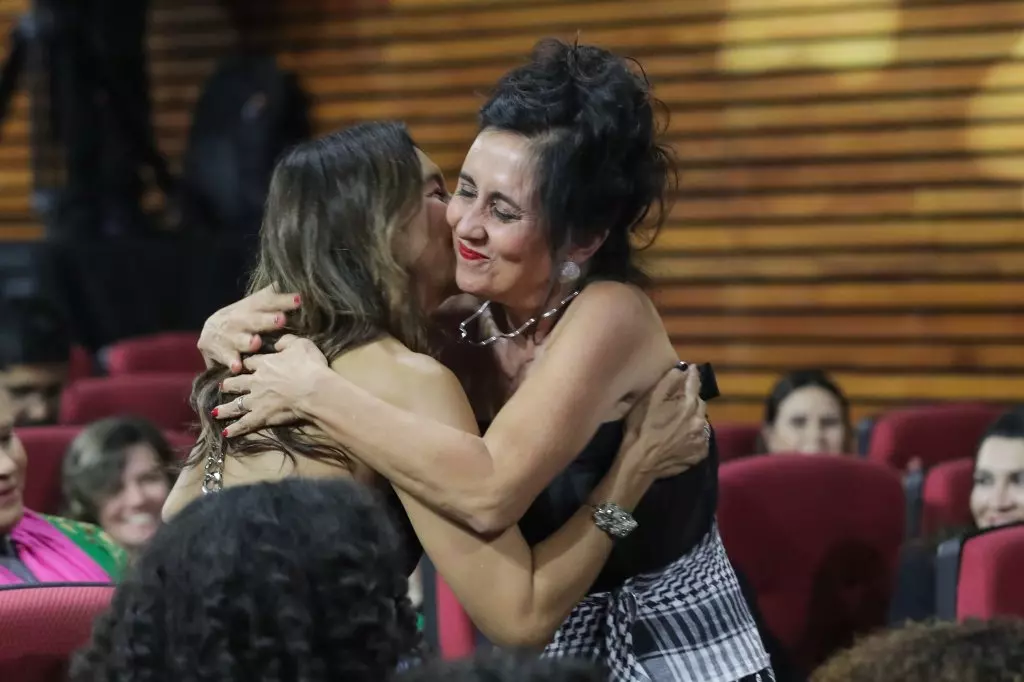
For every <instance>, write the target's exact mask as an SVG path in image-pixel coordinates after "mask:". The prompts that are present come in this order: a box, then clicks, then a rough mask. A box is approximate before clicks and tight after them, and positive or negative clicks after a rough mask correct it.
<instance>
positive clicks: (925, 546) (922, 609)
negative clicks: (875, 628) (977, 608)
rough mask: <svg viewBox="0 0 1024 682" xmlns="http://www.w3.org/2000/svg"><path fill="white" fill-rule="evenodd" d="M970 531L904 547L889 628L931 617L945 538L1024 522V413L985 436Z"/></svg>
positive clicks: (1005, 418) (950, 531)
mask: <svg viewBox="0 0 1024 682" xmlns="http://www.w3.org/2000/svg"><path fill="white" fill-rule="evenodd" d="M971 515H972V516H973V517H974V525H973V526H972V527H969V528H947V529H944V530H943V531H942V532H941V533H940V534H939V535H937V536H936V537H931V538H925V539H923V540H918V541H914V542H911V543H909V544H907V545H906V546H905V547H904V548H903V552H902V555H901V557H900V568H899V573H898V576H897V581H896V589H895V591H894V593H893V599H892V604H891V605H890V608H889V620H890V622H891V623H894V624H900V623H904V622H906V621H908V620H914V621H917V620H925V619H927V618H930V617H932V616H934V615H935V551H936V549H937V547H938V544H939V543H940V542H941V541H942V540H944V539H947V538H950V537H953V536H955V535H958V534H961V533H965V532H969V531H971V530H975V529H985V528H993V527H995V526H1001V525H1004V524H1007V523H1014V522H1016V521H1024V408H1017V409H1014V410H1010V411H1009V412H1006V413H1005V414H1003V415H1001V416H1000V417H999V418H998V419H996V421H995V422H993V423H992V425H991V426H990V427H989V428H988V431H986V432H985V435H984V436H983V437H982V439H981V444H980V445H979V446H978V452H977V455H976V456H975V462H974V487H973V488H972V490H971Z"/></svg>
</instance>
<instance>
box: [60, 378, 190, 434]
mask: <svg viewBox="0 0 1024 682" xmlns="http://www.w3.org/2000/svg"><path fill="white" fill-rule="evenodd" d="M192 379H193V375H192V374H131V375H126V376H118V377H97V378H93V379H83V380H82V381H79V382H76V383H75V384H74V385H73V386H69V387H68V388H67V389H66V390H65V391H64V395H63V396H61V406H60V421H61V423H62V424H75V425H85V424H88V423H90V422H93V421H96V420H97V419H102V418H104V417H115V416H118V415H126V414H134V415H138V416H140V417H145V418H146V419H149V420H150V421H152V422H153V423H154V424H156V425H157V426H158V427H160V428H162V429H170V430H177V431H189V430H190V428H191V425H192V423H193V422H194V421H195V414H194V413H193V411H192V408H191V407H189V404H188V399H189V395H190V394H191V392H192Z"/></svg>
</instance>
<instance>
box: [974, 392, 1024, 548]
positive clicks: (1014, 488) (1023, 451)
mask: <svg viewBox="0 0 1024 682" xmlns="http://www.w3.org/2000/svg"><path fill="white" fill-rule="evenodd" d="M971 515H972V516H973V517H974V523H975V525H977V526H978V528H993V527H995V526H1003V525H1006V524H1008V523H1024V408H1017V409H1015V410H1011V411H1009V412H1007V413H1005V414H1003V415H1002V416H1000V417H999V419H997V420H996V421H995V423H993V424H992V426H990V427H989V429H988V431H987V432H986V433H985V437H984V438H983V439H982V441H981V446H980V447H979V448H978V455H977V457H976V458H975V460H974V487H973V488H972V489H971Z"/></svg>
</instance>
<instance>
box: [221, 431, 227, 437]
mask: <svg viewBox="0 0 1024 682" xmlns="http://www.w3.org/2000/svg"><path fill="white" fill-rule="evenodd" d="M220 435H222V436H224V437H225V438H227V437H228V430H227V429H224V430H223V431H221V432H220Z"/></svg>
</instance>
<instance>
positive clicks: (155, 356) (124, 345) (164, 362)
mask: <svg viewBox="0 0 1024 682" xmlns="http://www.w3.org/2000/svg"><path fill="white" fill-rule="evenodd" d="M198 341H199V333H198V332H165V333H163V334H154V335H152V336H141V337H138V338H134V339H125V340H123V341H118V342H117V343H115V344H113V345H111V346H110V348H109V349H108V351H107V372H108V373H109V374H110V375H111V376H121V375H124V374H140V373H154V372H161V373H162V372H169V373H176V374H198V373H199V372H202V371H203V370H204V369H205V368H206V365H205V363H204V362H203V357H202V355H200V353H199V350H198V349H197V348H196V343H198Z"/></svg>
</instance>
